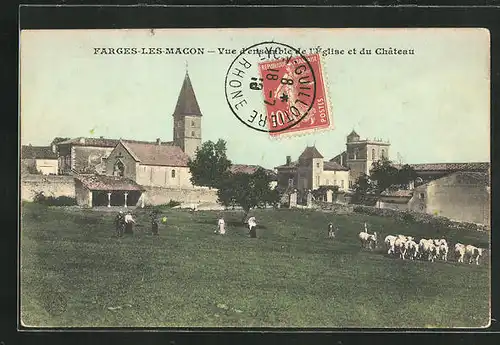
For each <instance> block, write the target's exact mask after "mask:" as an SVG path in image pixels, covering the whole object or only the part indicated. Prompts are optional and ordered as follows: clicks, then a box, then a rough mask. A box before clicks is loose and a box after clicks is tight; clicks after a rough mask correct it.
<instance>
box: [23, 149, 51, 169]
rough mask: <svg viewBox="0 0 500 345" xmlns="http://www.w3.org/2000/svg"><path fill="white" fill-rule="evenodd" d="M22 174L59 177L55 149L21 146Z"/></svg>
mask: <svg viewBox="0 0 500 345" xmlns="http://www.w3.org/2000/svg"><path fill="white" fill-rule="evenodd" d="M21 172H22V173H36V174H42V175H57V174H58V161H57V153H56V152H55V148H54V147H51V146H32V145H23V146H21Z"/></svg>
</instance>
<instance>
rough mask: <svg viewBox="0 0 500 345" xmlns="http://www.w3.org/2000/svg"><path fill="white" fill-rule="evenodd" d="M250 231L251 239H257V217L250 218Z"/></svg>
mask: <svg viewBox="0 0 500 345" xmlns="http://www.w3.org/2000/svg"><path fill="white" fill-rule="evenodd" d="M248 229H249V233H250V237H251V238H256V237H257V222H256V221H255V217H250V218H248Z"/></svg>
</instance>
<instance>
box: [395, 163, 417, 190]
mask: <svg viewBox="0 0 500 345" xmlns="http://www.w3.org/2000/svg"><path fill="white" fill-rule="evenodd" d="M416 178H417V172H416V171H415V169H413V168H412V167H411V166H409V165H408V164H405V165H404V166H403V167H402V168H401V169H399V171H398V184H400V185H405V186H407V187H408V185H409V182H410V181H415V179H416Z"/></svg>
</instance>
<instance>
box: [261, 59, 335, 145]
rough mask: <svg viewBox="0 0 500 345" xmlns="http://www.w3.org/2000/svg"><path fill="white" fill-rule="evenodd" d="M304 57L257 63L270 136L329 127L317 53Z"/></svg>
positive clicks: (329, 110) (327, 106) (325, 97)
mask: <svg viewBox="0 0 500 345" xmlns="http://www.w3.org/2000/svg"><path fill="white" fill-rule="evenodd" d="M304 58H305V59H306V60H307V61H304V59H303V58H302V57H301V56H300V57H294V58H290V59H280V60H276V61H266V62H262V63H259V72H260V74H261V78H262V80H263V93H264V103H265V109H266V115H267V123H268V129H269V134H270V135H271V137H282V136H285V135H286V136H288V135H303V134H307V133H309V132H313V131H318V130H325V129H333V117H332V111H331V108H330V102H329V99H328V93H327V91H326V87H325V81H324V75H323V68H322V66H321V60H320V56H319V55H318V54H310V55H306V56H304ZM311 70H312V72H313V73H314V75H313V73H311ZM299 119H300V120H299ZM293 123H295V124H294V125H292V124H293ZM291 125H292V126H291ZM287 127H288V128H287Z"/></svg>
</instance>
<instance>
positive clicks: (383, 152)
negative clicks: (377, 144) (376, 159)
mask: <svg viewBox="0 0 500 345" xmlns="http://www.w3.org/2000/svg"><path fill="white" fill-rule="evenodd" d="M381 156H382V158H385V150H384V149H382V154H381Z"/></svg>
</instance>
